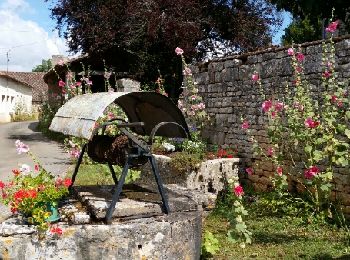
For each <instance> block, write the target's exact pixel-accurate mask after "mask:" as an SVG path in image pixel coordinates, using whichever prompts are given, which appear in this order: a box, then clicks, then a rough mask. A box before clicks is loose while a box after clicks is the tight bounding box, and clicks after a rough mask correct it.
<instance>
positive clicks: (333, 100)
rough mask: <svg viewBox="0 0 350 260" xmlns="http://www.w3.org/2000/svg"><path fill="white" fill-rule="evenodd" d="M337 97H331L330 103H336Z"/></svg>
mask: <svg viewBox="0 0 350 260" xmlns="http://www.w3.org/2000/svg"><path fill="white" fill-rule="evenodd" d="M337 99H338V98H337V96H335V95H332V97H331V101H332V102H333V103H334V102H336V101H337Z"/></svg>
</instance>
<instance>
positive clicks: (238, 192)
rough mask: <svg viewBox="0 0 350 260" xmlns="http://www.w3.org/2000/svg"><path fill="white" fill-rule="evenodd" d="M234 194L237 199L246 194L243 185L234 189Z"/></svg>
mask: <svg viewBox="0 0 350 260" xmlns="http://www.w3.org/2000/svg"><path fill="white" fill-rule="evenodd" d="M233 192H234V193H235V195H236V196H237V197H240V196H242V195H243V194H244V191H243V187H242V186H241V185H238V186H235V187H234V188H233Z"/></svg>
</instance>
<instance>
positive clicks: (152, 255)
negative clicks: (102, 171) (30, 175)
mask: <svg viewBox="0 0 350 260" xmlns="http://www.w3.org/2000/svg"><path fill="white" fill-rule="evenodd" d="M111 188H112V186H90V187H75V189H76V192H77V193H79V194H80V195H79V200H75V199H67V200H65V201H63V202H62V203H61V204H60V208H59V211H60V213H61V216H62V218H61V221H60V222H58V223H55V224H54V226H55V227H59V228H61V229H62V230H63V234H62V235H61V236H58V235H57V234H56V235H54V234H52V233H50V231H47V232H46V233H45V234H43V233H38V231H37V229H36V227H35V226H31V225H26V224H25V221H24V219H23V218H22V217H20V216H17V217H16V216H15V217H11V218H9V219H7V220H6V221H4V222H2V223H1V225H0V259H79V260H80V259H84V260H85V259H98V260H99V259H118V260H119V259H123V260H124V259H199V257H200V248H201V231H202V230H201V223H202V217H201V214H202V213H201V212H202V211H201V210H197V208H198V207H197V203H196V202H195V201H193V200H192V199H191V196H192V191H189V190H188V189H185V188H182V189H181V190H180V192H178V193H176V194H175V192H174V190H175V191H176V190H177V187H171V186H169V187H166V191H167V194H168V195H169V202H170V203H169V204H170V209H171V213H170V214H163V213H162V212H161V210H160V203H161V201H160V196H159V195H158V194H157V192H155V191H154V190H153V188H148V187H139V186H135V185H131V186H128V185H126V186H125V189H124V193H123V196H122V199H121V201H120V202H118V203H117V210H116V212H117V215H122V216H123V218H113V221H112V224H110V225H105V224H103V222H102V221H100V218H104V217H105V212H103V210H105V209H102V210H101V211H97V213H96V212H94V211H89V210H90V209H91V207H92V206H91V205H100V204H101V205H102V202H103V199H104V200H105V201H104V203H105V206H108V204H109V198H110V196H111V195H110V194H111V193H110V191H111ZM107 193H109V195H108V194H107ZM148 197H149V198H148ZM94 203H95V204H94ZM89 205H90V207H89ZM145 205H151V206H152V207H153V208H154V209H157V212H153V211H152V209H151V210H150V209H149V208H148V209H147V207H145ZM96 208H97V206H96ZM145 208H146V210H145ZM95 210H96V209H95ZM121 211H125V212H126V213H124V214H120V212H121ZM101 212H102V213H103V214H100V213H101ZM154 213H155V214H154ZM99 214H100V215H99ZM131 214H132V215H131ZM90 215H91V216H92V217H90ZM125 216H126V217H127V218H125Z"/></svg>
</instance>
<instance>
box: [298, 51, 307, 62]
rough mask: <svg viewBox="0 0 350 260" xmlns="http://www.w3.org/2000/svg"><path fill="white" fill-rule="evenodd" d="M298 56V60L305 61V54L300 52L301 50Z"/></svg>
mask: <svg viewBox="0 0 350 260" xmlns="http://www.w3.org/2000/svg"><path fill="white" fill-rule="evenodd" d="M296 57H297V60H298V61H299V62H301V61H303V60H304V59H305V56H304V54H302V53H300V52H298V53H297V55H296Z"/></svg>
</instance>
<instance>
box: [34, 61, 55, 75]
mask: <svg viewBox="0 0 350 260" xmlns="http://www.w3.org/2000/svg"><path fill="white" fill-rule="evenodd" d="M51 68H52V62H51V59H47V60H44V59H43V60H41V64H40V65H37V66H35V67H34V68H33V69H32V72H47V71H49V70H50V69H51Z"/></svg>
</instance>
